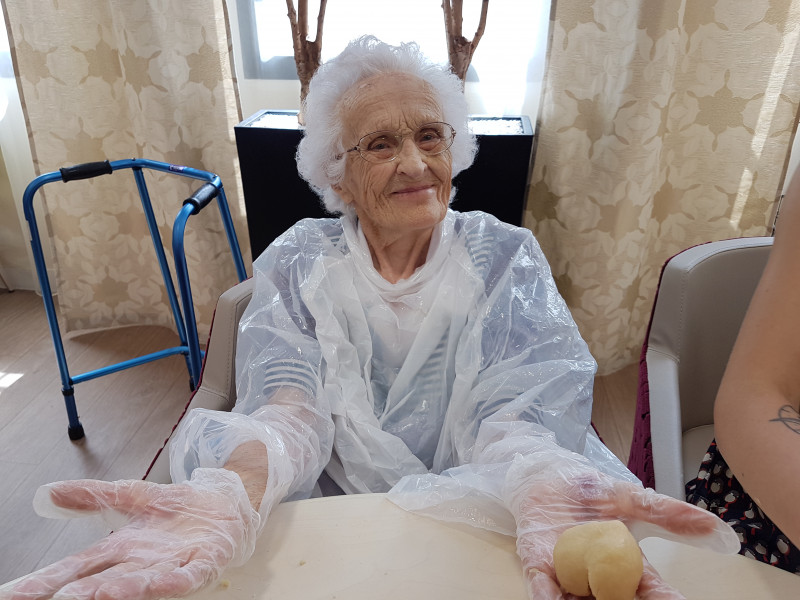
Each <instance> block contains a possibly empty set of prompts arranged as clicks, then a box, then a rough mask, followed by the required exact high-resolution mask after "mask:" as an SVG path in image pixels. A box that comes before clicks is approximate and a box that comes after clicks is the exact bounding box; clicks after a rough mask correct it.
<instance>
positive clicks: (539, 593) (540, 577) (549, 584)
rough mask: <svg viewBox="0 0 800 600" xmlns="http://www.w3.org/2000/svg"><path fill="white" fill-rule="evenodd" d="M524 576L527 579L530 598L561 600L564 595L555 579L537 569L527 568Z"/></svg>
mask: <svg viewBox="0 0 800 600" xmlns="http://www.w3.org/2000/svg"><path fill="white" fill-rule="evenodd" d="M525 576H526V578H527V579H528V587H529V590H530V593H529V594H528V595H529V596H530V597H531V598H536V600H539V599H541V600H563V598H564V595H563V594H562V593H561V588H560V587H559V586H558V584H557V583H556V582H555V580H554V579H553V578H552V577H551V576H550V575H548V574H547V573H545V572H543V571H539V570H538V569H527V570H526V571H525Z"/></svg>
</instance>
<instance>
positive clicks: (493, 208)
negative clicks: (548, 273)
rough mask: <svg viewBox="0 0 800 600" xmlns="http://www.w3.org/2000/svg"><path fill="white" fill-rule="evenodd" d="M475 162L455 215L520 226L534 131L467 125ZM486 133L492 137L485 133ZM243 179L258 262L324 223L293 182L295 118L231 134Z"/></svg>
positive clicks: (254, 119) (523, 124)
mask: <svg viewBox="0 0 800 600" xmlns="http://www.w3.org/2000/svg"><path fill="white" fill-rule="evenodd" d="M471 127H472V128H473V130H474V131H475V132H476V134H477V136H478V143H479V149H478V155H477V156H476V158H475V162H474V163H473V164H472V166H471V167H470V168H469V169H467V170H466V171H463V172H462V173H460V174H459V175H458V176H457V177H456V178H455V179H454V180H453V184H454V185H455V186H456V188H457V190H458V192H457V194H456V198H455V200H454V201H453V203H452V205H451V207H452V208H453V209H454V210H459V211H463V212H466V211H470V210H482V211H485V212H488V213H491V214H493V215H495V216H496V217H497V218H499V219H500V220H502V221H506V222H507V223H512V224H514V225H521V224H522V214H523V211H524V210H525V196H526V189H527V184H528V174H529V170H530V166H531V164H532V162H533V156H532V152H533V137H534V136H533V130H532V129H531V123H530V119H529V118H528V117H527V116H524V115H523V116H519V117H517V116H513V117H498V118H494V117H477V116H476V117H472V118H471ZM490 131H491V132H490ZM234 133H235V135H236V147H237V149H238V152H239V165H240V168H241V174H242V186H243V191H244V201H245V208H246V209H247V228H248V232H249V234H250V249H251V251H252V255H253V258H254V259H255V258H256V257H257V256H258V255H260V254H261V252H263V251H264V249H265V248H266V247H267V246H268V245H269V244H270V243H271V242H272V240H274V239H275V238H276V237H277V236H279V235H280V234H281V233H283V232H284V231H286V230H287V229H288V228H289V227H291V226H292V225H293V224H294V223H296V222H297V221H299V220H300V219H302V218H304V217H323V216H329V215H327V213H326V212H325V209H324V208H323V206H322V204H321V201H320V199H319V197H318V196H317V195H316V194H315V193H314V192H313V191H312V190H311V189H310V188H309V187H308V184H307V183H306V182H305V181H304V180H303V179H302V178H301V177H300V175H298V173H297V163H296V162H295V152H296V150H297V144H299V143H300V138H301V137H302V135H303V132H302V130H301V129H299V127H298V126H297V113H296V112H295V111H267V110H263V111H259V112H257V113H256V114H254V115H252V116H251V117H249V118H247V119H245V120H244V121H242V122H241V123H240V124H239V125H237V126H236V127H235V128H234Z"/></svg>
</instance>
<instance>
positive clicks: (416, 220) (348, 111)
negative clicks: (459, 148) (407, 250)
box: [334, 73, 452, 239]
mask: <svg viewBox="0 0 800 600" xmlns="http://www.w3.org/2000/svg"><path fill="white" fill-rule="evenodd" d="M339 111H340V114H341V118H342V123H343V124H344V133H343V138H344V139H343V140H342V141H343V143H344V145H345V148H352V147H353V146H355V145H356V144H358V142H359V140H360V139H361V137H362V136H364V135H366V134H368V133H372V132H373V131H379V130H389V131H397V132H399V133H401V134H403V135H408V134H411V133H412V132H413V131H415V130H416V129H417V128H418V127H419V126H420V125H423V124H425V123H431V122H435V121H442V120H443V117H442V111H441V108H440V107H439V104H438V102H437V101H436V99H435V97H434V95H433V93H432V92H431V90H430V89H429V88H428V86H427V85H426V84H425V83H424V82H423V81H422V80H421V79H419V78H417V77H414V76H412V75H407V74H397V73H392V74H381V75H376V76H374V77H371V78H369V79H366V80H364V81H362V82H360V83H358V84H357V85H355V86H354V87H353V88H352V89H351V90H349V91H348V92H347V93H346V94H345V95H344V97H343V98H342V100H341V102H340V104H339ZM346 160H347V164H346V166H345V175H344V179H343V181H342V183H341V184H339V185H337V186H334V189H335V190H336V192H337V193H338V194H339V196H340V197H341V198H342V200H344V201H345V202H346V203H347V204H349V205H351V206H353V207H355V210H356V213H357V214H358V218H359V220H360V221H361V223H362V227H363V228H364V231H365V234H368V232H371V233H373V234H377V235H379V236H388V237H397V235H403V234H410V233H412V232H424V231H431V230H432V229H433V227H434V226H435V225H436V224H437V223H439V222H440V221H441V220H442V219H443V218H444V216H445V214H446V213H447V206H448V204H449V201H450V188H451V179H452V157H451V154H450V151H449V150H447V151H445V152H443V153H442V154H438V155H435V156H427V155H425V154H423V153H422V152H420V150H419V149H418V148H417V146H416V145H415V143H414V141H413V139H412V138H411V137H407V138H405V139H404V140H403V143H402V147H401V149H400V153H399V154H398V156H397V157H396V158H395V159H394V160H393V161H391V162H386V163H379V164H375V163H370V162H367V161H366V160H364V159H363V158H361V156H359V154H358V152H355V151H354V152H348V153H347V155H346ZM368 239H369V234H368Z"/></svg>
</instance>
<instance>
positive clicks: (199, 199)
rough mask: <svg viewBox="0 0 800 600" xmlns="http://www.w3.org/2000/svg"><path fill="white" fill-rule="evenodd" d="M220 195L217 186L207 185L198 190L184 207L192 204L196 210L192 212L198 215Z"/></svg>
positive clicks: (184, 203)
mask: <svg viewBox="0 0 800 600" xmlns="http://www.w3.org/2000/svg"><path fill="white" fill-rule="evenodd" d="M218 193H219V189H218V188H217V186H215V185H213V184H211V183H207V184H205V185H204V186H203V187H201V188H198V189H197V190H196V191H195V193H194V194H192V195H191V196H189V197H188V198H187V199H186V200H184V201H183V205H184V206H186V205H187V204H191V205H192V206H194V210H193V211H192V214H193V215H196V214H197V213H199V212H200V211H201V210H203V209H204V208H205V207H206V206H208V204H209V203H210V202H211V201H212V200H213V199H214V198H216V197H217V194H218Z"/></svg>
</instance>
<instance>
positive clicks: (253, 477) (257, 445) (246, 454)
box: [225, 441, 269, 510]
mask: <svg viewBox="0 0 800 600" xmlns="http://www.w3.org/2000/svg"><path fill="white" fill-rule="evenodd" d="M225 468H226V469H228V470H229V471H233V472H235V473H236V474H237V475H238V476H239V478H240V479H241V480H242V483H243V484H244V489H245V491H246V492H247V497H248V498H250V504H252V505H253V508H254V509H255V510H258V509H259V508H260V506H261V500H262V499H263V498H264V492H265V491H266V490H267V477H268V475H269V456H268V455H267V448H266V446H264V444H262V443H261V442H256V441H254V442H245V443H244V444H242V445H240V446H238V447H237V448H236V449H235V450H234V451H233V452H232V453H231V455H230V457H229V458H228V462H226V463H225Z"/></svg>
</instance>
